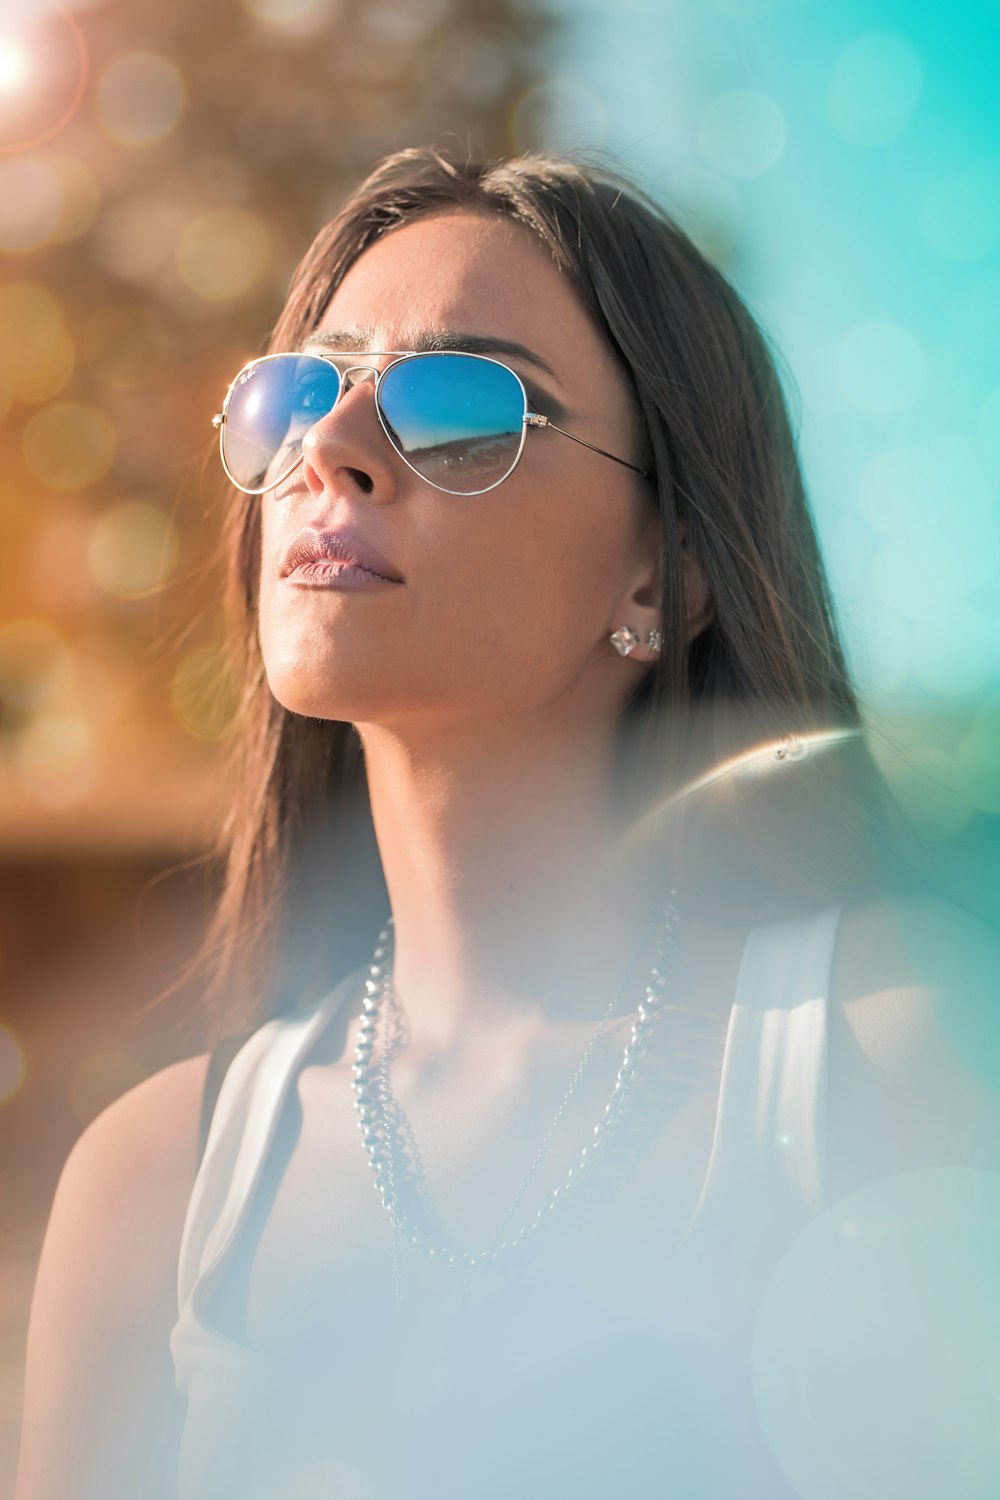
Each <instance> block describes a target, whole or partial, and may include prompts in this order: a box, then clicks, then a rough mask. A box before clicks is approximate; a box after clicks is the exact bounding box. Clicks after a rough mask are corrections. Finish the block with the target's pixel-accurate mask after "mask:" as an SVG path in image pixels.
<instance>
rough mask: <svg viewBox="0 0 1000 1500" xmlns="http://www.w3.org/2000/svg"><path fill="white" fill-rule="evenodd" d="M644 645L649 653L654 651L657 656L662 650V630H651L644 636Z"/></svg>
mask: <svg viewBox="0 0 1000 1500" xmlns="http://www.w3.org/2000/svg"><path fill="white" fill-rule="evenodd" d="M646 645H647V646H648V648H649V650H650V651H655V652H656V653H657V654H659V652H660V651H661V650H662V649H663V632H662V630H651V631H650V632H649V634H648V635H647V636H646Z"/></svg>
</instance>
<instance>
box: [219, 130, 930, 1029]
mask: <svg viewBox="0 0 1000 1500" xmlns="http://www.w3.org/2000/svg"><path fill="white" fill-rule="evenodd" d="M446 209H448V210H456V209H465V210H470V211H475V212H479V213H483V212H486V213H490V214H495V215H500V216H503V217H505V218H507V219H509V220H513V221H515V222H517V223H518V224H521V225H523V226H525V228H526V229H527V230H528V231H530V232H531V233H532V234H533V235H536V236H537V237H538V238H539V239H540V240H541V241H542V243H543V244H544V245H545V246H546V247H547V248H548V250H549V251H550V253H551V255H552V257H553V261H554V262H555V264H556V266H557V267H558V268H559V269H560V271H561V272H562V273H563V274H564V275H565V276H566V277H568V278H569V281H570V282H571V284H572V286H573V287H574V289H575V291H576V294H577V296H578V297H579V299H580V302H581V304H582V306H583V307H584V309H585V310H586V312H587V313H588V314H589V316H590V317H591V318H592V320H593V322H594V324H595V326H596V327H597V328H598V330H599V331H600V333H601V334H602V335H603V337H604V338H605V339H606V341H607V344H608V346H609V347H610V349H611V350H612V351H613V352H614V353H615V355H616V356H617V358H618V360H619V361H620V363H621V367H622V370H623V372H624V374H625V376H626V378H627V380H628V381H629V383H630V385H631V389H632V392H633V393H634V399H635V406H636V410H637V412H638V413H639V416H640V419H641V427H642V433H643V440H644V444H645V449H646V452H645V456H644V459H643V462H644V464H645V466H646V468H647V469H649V470H650V472H651V473H652V474H653V475H654V478H653V480H652V481H651V483H650V486H649V488H650V504H655V505H656V506H657V507H658V510H659V514H660V518H661V523H662V536H663V556H664V560H665V567H664V580H663V603H662V621H663V639H664V649H663V651H662V653H661V655H660V658H659V660H658V661H657V663H656V664H655V666H653V667H652V668H651V669H650V671H649V672H648V673H647V674H646V676H645V678H644V680H643V682H642V684H641V686H640V688H639V690H638V692H637V693H636V695H635V697H634V699H633V701H632V702H631V704H630V705H629V709H628V712H627V715H626V719H625V724H624V725H623V735H622V747H623V748H622V765H623V784H628V785H630V786H633V787H635V786H641V787H642V789H643V799H644V801H645V802H646V803H648V799H649V796H650V795H653V796H656V795H660V796H662V795H663V794H664V793H666V792H668V791H669V790H670V789H671V788H672V789H674V790H676V788H677V786H679V785H680V784H682V783H683V781H684V780H685V778H690V777H691V776H694V775H698V774H699V773H701V772H704V770H705V769H706V768H707V767H712V766H718V765H720V764H722V763H724V762H731V761H732V758H733V757H738V756H739V755H740V754H741V752H745V751H746V750H747V749H748V747H751V746H754V745H756V744H758V743H759V742H761V741H767V742H769V743H771V744H773V743H774V742H775V741H779V740H780V739H781V738H782V737H783V736H786V735H788V734H795V735H797V736H799V740H798V741H794V742H793V752H792V754H791V757H789V755H788V750H787V747H785V750H784V752H783V750H782V747H781V746H780V745H779V746H778V748H777V750H775V751H774V756H775V760H774V764H775V766H776V767H777V766H779V765H780V766H781V769H780V772H778V771H776V773H775V774H774V775H773V776H772V777H770V778H768V777H764V778H763V779H759V778H758V780H756V781H755V782H754V784H753V789H752V791H751V792H748V791H747V790H746V789H745V786H744V784H743V782H742V781H741V780H740V777H739V776H736V778H735V783H734V781H733V779H732V778H729V779H728V780H727V778H725V777H723V778H722V779H721V781H719V783H718V787H717V790H716V793H715V794H714V795H713V794H711V793H709V794H706V796H705V797H704V798H703V799H702V802H701V804H700V806H699V809H698V815H697V818H696V820H694V821H692V818H691V815H690V808H688V809H687V816H686V819H685V822H684V832H685V842H684V845H683V847H684V849H685V851H686V852H685V855H684V862H685V864H684V878H685V880H686V882H688V883H689V885H695V886H696V885H698V883H699V881H700V882H701V883H702V884H703V885H705V886H706V887H707V885H708V884H709V883H710V882H711V879H712V873H713V867H714V868H715V872H716V874H717V873H718V861H720V860H724V861H725V868H726V870H727V872H729V875H730V877H731V878H730V882H729V888H730V890H731V891H732V892H735V891H739V892H740V893H741V894H742V895H743V896H747V894H748V892H752V897H751V900H750V907H751V909H756V908H757V907H758V906H759V905H760V903H761V899H762V897H766V898H768V899H769V900H770V901H771V903H773V902H774V901H776V900H777V901H778V902H781V901H784V902H786V903H794V902H796V901H802V900H807V901H814V900H817V899H823V898H826V899H829V898H830V896H831V895H833V896H834V897H841V898H843V897H847V898H850V897H852V896H862V895H864V894H868V893H871V892H874V891H877V890H879V889H882V888H883V886H884V883H885V881H886V878H887V873H886V872H887V868H888V866H887V859H889V864H891V865H892V879H893V880H894V881H895V880H898V879H900V878H901V879H903V880H904V881H905V880H906V879H907V875H906V868H907V867H906V860H905V859H903V860H901V859H898V858H897V857H896V855H898V852H899V850H900V849H901V847H902V843H901V835H900V830H899V828H898V826H895V825H894V813H893V804H892V802H891V799H890V798H889V797H888V794H887V793H886V791H885V788H884V786H883V784H882V782H881V778H880V777H879V774H878V772H877V770H876V767H875V764H874V761H873V760H872V759H871V757H870V755H869V752H868V749H867V747H866V745H865V742H864V739H863V738H862V736H861V735H860V729H861V717H860V713H859V709H858V704H857V701H856V698H855V694H854V692H853V690H852V687H851V684H850V680H849V677H848V672H847V668H846V665H845V659H844V653H843V650H842V647H841V644H840V641H839V638H838V633H837V628H836V624H835V620H834V614H833V608H832V604H831V600H830V595H829V591H828V586H827V582H826V578H825V575H824V570H823V566H822V561H821V557H820V552H819V547H818V544H817V539H816V534H815V531H814V527H813V522H812V518H811V515H810V509H809V504H808V501H807V498H806V494H805V490H804V487H803V482H802V476H801V472H800V466H799V460H798V455H797V451H796V442H795V437H794V434H793V430H792V425H791V422H790V420H789V414H788V409H787V406H786V399H785V394H784V391H783V388H782V384H781V380H780V378H779V368H780V362H779V360H778V359H777V357H776V356H775V354H774V352H773V350H772V349H771V347H770V346H769V343H768V341H767V339H766V338H765V336H764V334H763V333H762V331H761V329H760V328H759V327H758V325H757V323H756V322H755V320H754V318H753V317H752V316H751V314H750V312H749V311H748V309H747V307H746V306H745V304H744V303H743V301H742V300H741V298H740V297H739V295H738V294H737V292H736V291H735V290H734V288H733V287H732V285H731V284H730V283H729V281H728V280H727V279H726V277H725V276H724V275H723V274H722V272H721V271H720V270H719V269H718V268H717V267H716V266H714V265H713V264H712V263H711V262H710V261H709V260H707V259H706V258H705V256H704V255H703V254H702V253H701V252H700V251H699V250H698V248H697V247H696V246H695V245H694V243H693V242H692V240H691V239H690V238H689V237H688V236H687V235H686V234H685V233H684V231H683V230H682V229H681V228H680V227H679V225H678V224H677V223H676V222H675V221H674V220H673V218H672V217H671V216H670V215H669V214H668V213H667V212H665V211H664V209H663V208H661V207H659V206H657V205H656V204H655V203H653V202H651V201H649V200H648V199H647V198H646V197H645V196H644V195H643V194H642V193H641V192H640V191H638V190H637V189H636V188H635V187H634V186H632V185H630V184H629V183H628V182H626V181H624V180H622V179H621V178H619V177H618V176H616V175H612V174H609V173H607V172H605V171H603V170H595V169H590V168H585V167H583V166H581V165H579V164H577V163H575V162H571V161H567V160H559V159H554V158H551V157H541V156H528V157H524V158H517V159H512V160H504V161H499V162H494V163H489V164H481V163H476V162H467V161H462V160H458V159H453V158H449V157H447V156H445V155H442V154H441V153H439V152H437V151H434V150H431V149H421V150H407V151H402V152H399V153H397V154H395V155H393V156H391V157H388V158H387V159H386V160H384V161H383V162H381V163H380V164H379V165H378V166H377V167H376V169H375V170H374V172H373V173H372V174H371V176H370V177H369V178H368V179H367V180H366V181H365V182H364V183H362V184H361V186H360V187H359V188H358V190H357V191H356V192H355V193H354V194H353V196H352V197H351V198H350V199H349V200H348V201H347V202H346V203H345V205H344V207H343V208H342V209H341V211H340V213H339V214H338V215H337V217H336V218H335V219H334V220H333V221H332V222H331V223H329V224H328V225H326V227H325V228H324V229H322V230H321V231H320V233H319V234H318V235H317V237H316V239H315V241H314V243H313V244H312V246H311V247H310V249H309V250H308V252H307V254H306V256H305V258H304V260H303V261H302V263H301V265H300V266H299V268H298V270H297V271H296V273H295V276H294V278H293V280H292V284H291V288H290V292H289V296H288V300H287V302H286V304H285V307H284V309H283V311H282V313H281V315H280V317H279V319H278V321H277V324H276V326H275V328H274V331H273V333H272V335H271V338H270V342H269V346H268V347H269V348H270V349H271V350H293V349H296V348H298V347H300V345H301V344H302V342H303V340H304V339H305V337H306V336H307V335H308V333H309V332H310V331H311V330H312V329H313V328H315V326H316V325H317V323H318V322H319V320H320V318H321V317H322V315H323V312H324V310H325V308H326V306H327V304H328V302H329V300H330V298H331V296H332V294H333V292H334V291H335V289H336V288H337V286H338V284H339V283H340V281H341V280H342V278H343V277H344V275H345V273H346V271H347V270H348V268H349V267H350V266H351V265H352V264H353V263H354V261H356V260H357V258H358V256H360V255H361V254H362V252H363V251H364V250H365V249H366V248H367V247H368V246H369V245H371V244H372V243H373V242H374V241H375V240H377V239H378V238H379V237H380V236H382V235H384V234H387V233H391V232H392V231H393V230H395V229H396V228H398V227H399V226H401V225H404V224H407V223H410V222H412V221H413V220H415V219H417V218H420V217H422V216H426V215H428V214H432V213H434V212H437V211H441V210H446ZM258 507H259V501H258V499H257V498H255V497H249V496H246V495H243V494H241V493H239V492H236V491H233V493H232V500H231V507H230V514H229V517H228V521H227V525H226V532H225V534H226V536H227V537H228V538H229V539H230V541H229V548H230V550H229V558H228V606H229V616H230V621H231V629H232V644H233V652H234V660H235V663H236V667H237V670H238V672H239V673H240V676H241V680H242V684H243V700H242V712H241V716H240V726H241V727H240V729H239V731H238V733H237V735H236V737H235V739H234V743H233V755H234V764H233V773H232V778H231V781H230V785H231V787H232V804H231V810H230V813H229V816H228V819H227V821H226V825H225V828H224V830H223V833H222V836H221V840H220V845H219V849H218V851H217V852H218V853H219V855H220V856H221V857H222V859H223V860H224V868H225V877H224V886H223V890H222V895H221V899H220V900H219V902H218V905H217V908H216V910H215V915H214V920H213V923H212V926H211V929H210V931H209V934H208V937H207V940H206V943H205V947H204V950H203V952H202V954H201V955H200V962H201V964H202V965H203V966H207V967H208V969H209V971H210V974H211V986H210V988H211V990H212V991H213V993H215V994H217V995H225V996H227V997H228V1001H229V1004H228V1007H227V1008H226V1011H225V1020H224V1023H223V1024H229V1025H230V1026H231V1025H232V1024H233V1023H234V1021H238V1022H239V1023H240V1024H246V1023H247V1022H248V1021H250V1022H252V1021H253V1020H254V1019H262V1018H263V1017H265V1016H266V1015H268V1014H270V1013H274V1012H276V1011H281V1010H283V1009H286V1008H288V1007H290V1006H294V1005H295V1004H296V1003H298V1002H300V1001H302V1000H303V999H305V998H309V997H311V996H314V995H315V994H316V993H317V992H319V993H322V991H323V990H325V989H327V988H329V986H330V985H331V984H333V983H334V982H335V981H336V979H337V978H338V977H340V976H342V975H343V974H346V973H348V972H350V971H351V970H352V969H354V968H356V967H357V966H358V965H359V964H360V963H361V962H362V961H363V960H364V958H365V956H366V955H367V953H368V951H369V946H370V943H371V939H372V936H373V933H374V931H376V930H377V927H378V924H379V921H380V918H381V917H382V915H383V914H384V912H385V910H386V907H387V898H386V893H385V887H384V883H383V881H382V875H381V868H380V865H379V860H378V852H377V848H376V846H375V842H374V836H373V832H372V827H371V817H370V812H369V809H368V802H367V792H366V787H365V780H364V768H363V762H362V758H361V753H360V746H359V742H358V739H357V735H356V733H355V731H354V729H353V727H352V726H351V725H349V724H343V723H338V722H327V721H324V720H315V719H308V718H304V717H302V716H299V715H296V714H293V713H290V712H289V711H288V710H286V709H285V708H283V707H282V706H281V705H280V704H279V703H277V702H276V700H275V699H274V697H273V696H272V694H271V693H270V691H269V689H268V685H267V681H266V679H265V676H264V671H263V666H262V662H261V656H260V650H259V645H258V640H257V589H258V578H259V568H260V536H259V513H258ZM682 524H683V525H684V526H685V527H686V528H687V531H688V534H689V538H690V543H691V545H692V547H693V549H694V551H695V554H696V555H697V556H698V558H699V560H700V562H701V565H702V567H703V569H704V571H705V573H706V575H707V578H708V580H709V584H710V587H711V591H712V596H713V600H714V618H713V620H712V623H711V624H710V625H709V626H708V628H707V629H706V630H705V631H704V632H703V633H702V634H701V635H700V636H699V637H698V638H697V639H696V640H695V642H694V643H693V645H691V646H690V647H688V646H687V645H686V644H684V643H685V640H686V631H685V624H684V622H685V618H686V602H685V597H684V583H683V576H682V571H681V563H680V559H681V548H680V545H679V528H680V527H681V525H682ZM817 730H833V731H838V732H839V731H846V732H848V734H850V732H851V731H858V733H857V734H856V736H855V737H854V738H850V739H847V740H845V741H844V744H843V747H842V748H841V749H839V750H837V751H827V752H824V753H823V754H821V755H818V756H815V757H814V759H813V761H812V762H811V763H810V764H809V765H808V767H807V766H806V764H805V762H803V761H801V756H799V760H800V763H799V764H798V765H797V768H796V770H795V771H794V773H789V772H788V770H787V764H788V760H789V758H791V759H793V760H794V759H796V756H797V755H798V751H797V750H796V749H795V748H794V747H795V746H796V745H801V743H802V737H803V736H808V735H809V734H810V733H811V732H813V731H817ZM766 754H770V752H766ZM806 759H807V760H808V757H806ZM782 762H783V764H782ZM754 763H755V762H754ZM736 783H738V784H739V788H740V790H739V792H738V795H735V796H734V794H733V792H732V787H733V785H734V784H736ZM720 787H721V788H722V791H721V793H720V792H719V790H718V788H720ZM643 799H640V800H643ZM654 821H655V820H654ZM678 826H679V825H678ZM675 833H676V829H675ZM672 847H675V848H676V847H677V843H676V838H674V840H673V843H672ZM887 851H895V852H894V853H892V855H891V858H889V856H888V855H887ZM737 904H739V903H737ZM237 997H238V998H237Z"/></svg>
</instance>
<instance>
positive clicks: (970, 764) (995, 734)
mask: <svg viewBox="0 0 1000 1500" xmlns="http://www.w3.org/2000/svg"><path fill="white" fill-rule="evenodd" d="M955 763H956V766H957V767H958V770H959V773H960V775H961V777H962V783H963V786H964V787H965V789H966V792H967V795H968V796H969V797H970V799H971V801H972V803H973V805H974V806H975V807H977V808H981V809H982V811H983V812H987V813H991V814H993V815H994V816H997V815H1000V697H994V698H992V699H990V700H988V701H987V702H986V703H984V704H982V705H981V706H980V707H979V708H978V709H977V710H976V713H975V714H974V715H973V718H972V723H971V724H970V726H969V732H968V734H967V735H966V736H965V738H964V739H963V740H962V742H961V743H960V745H959V746H958V749H957V750H956V752H955Z"/></svg>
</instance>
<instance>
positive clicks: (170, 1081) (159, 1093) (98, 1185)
mask: <svg viewBox="0 0 1000 1500" xmlns="http://www.w3.org/2000/svg"><path fill="white" fill-rule="evenodd" d="M210 1062H211V1053H207V1052H206V1053H201V1054H199V1055H197V1056H194V1057H189V1058H185V1059H183V1060H181V1061H179V1062H175V1063H171V1064H169V1065H168V1066H167V1067H164V1068H161V1069H160V1070H159V1071H158V1072H156V1073H153V1074H151V1075H150V1076H149V1077H148V1078H146V1079H145V1080H144V1081H143V1082H142V1083H139V1084H137V1085H136V1086H135V1087H134V1088H131V1089H129V1090H128V1091H127V1092H126V1093H124V1094H122V1095H120V1096H119V1098H117V1099H116V1100H115V1101H114V1102H113V1103H112V1104H110V1105H108V1107H107V1108H106V1109H105V1110H103V1111H102V1113H101V1114H99V1115H98V1116H97V1118H96V1119H94V1120H93V1121H92V1122H91V1123H90V1124H89V1125H88V1126H87V1128H86V1129H85V1130H84V1131H83V1133H82V1135H81V1136H80V1137H79V1139H78V1140H77V1142H76V1144H75V1145H74V1147H73V1149H72V1151H71V1152H70V1154H69V1156H68V1158H67V1160H66V1164H65V1166H64V1168H63V1171H62V1175H61V1177H60V1181H59V1185H58V1188H57V1191H56V1200H55V1202H54V1204H53V1214H52V1218H53V1220H54V1219H55V1218H56V1216H57V1210H59V1209H61V1211H62V1213H63V1214H66V1213H68V1212H72V1214H73V1215H74V1217H75V1216H77V1215H81V1216H82V1215H86V1216H87V1217H88V1218H90V1219H92V1220H94V1221H95V1225H94V1229H93V1230H92V1231H91V1234H92V1237H93V1234H95V1233H97V1222H96V1221H98V1219H99V1220H100V1224H101V1226H102V1228H101V1237H102V1238H104V1239H107V1240H109V1241H111V1240H113V1238H114V1234H115V1231H117V1232H118V1233H119V1234H120V1235H126V1234H127V1235H128V1236H129V1237H132V1236H135V1235H141V1237H142V1238H143V1239H144V1240H145V1241H148V1246H149V1256H148V1258H147V1259H146V1265H147V1268H150V1267H151V1262H152V1260H154V1259H155V1260H156V1261H158V1262H161V1263H169V1262H170V1260H171V1257H172V1258H173V1261H174V1263H176V1251H177V1247H178V1246H179V1243H180V1235H181V1230H182V1228H183V1222H184V1217H185V1213H186V1209H187V1203H188V1200H189V1198H190V1196H191V1189H192V1187H193V1185H194V1179H195V1175H196V1172H197V1165H198V1126H199V1119H200V1114H201V1108H202V1099H203V1095H204V1091H205V1082H206V1079H207V1076H208V1071H209V1065H210ZM50 1227H51V1223H50Z"/></svg>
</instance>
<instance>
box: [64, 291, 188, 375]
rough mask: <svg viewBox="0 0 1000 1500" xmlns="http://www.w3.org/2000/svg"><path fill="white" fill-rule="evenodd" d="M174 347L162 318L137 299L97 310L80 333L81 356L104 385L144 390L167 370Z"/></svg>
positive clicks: (171, 361)
mask: <svg viewBox="0 0 1000 1500" xmlns="http://www.w3.org/2000/svg"><path fill="white" fill-rule="evenodd" d="M175 353H176V346H175V343H174V340H173V339H172V337H171V336H170V333H169V332H168V330H167V328H166V327H165V326H164V324H163V322H162V320H161V319H160V318H159V317H157V315H156V313H155V312H153V311H152V309H151V308H148V307H146V306H144V305H143V304H142V303H140V302H132V301H128V300H122V301H119V302H117V303H114V304H113V305H112V306H110V307H106V308H103V309H102V310H101V311H100V312H99V313H96V314H95V315H94V317H93V318H92V319H91V321H90V322H89V323H88V324H87V325H86V326H85V328H84V330H83V333H82V336H81V355H82V357H83V359H85V360H86V362H87V364H88V365H89V366H90V368H91V369H92V370H93V371H94V372H95V374H97V376H98V377H99V378H100V379H101V380H103V381H104V383H105V384H106V385H109V386H111V387H112V388H113V389H114V390H119V391H140V390H146V389H148V388H149V387H150V386H151V385H155V384H157V383H158V382H159V381H161V380H163V379H164V378H165V377H166V376H167V375H168V374H169V372H170V370H171V368H172V366H173V362H174V357H175Z"/></svg>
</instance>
